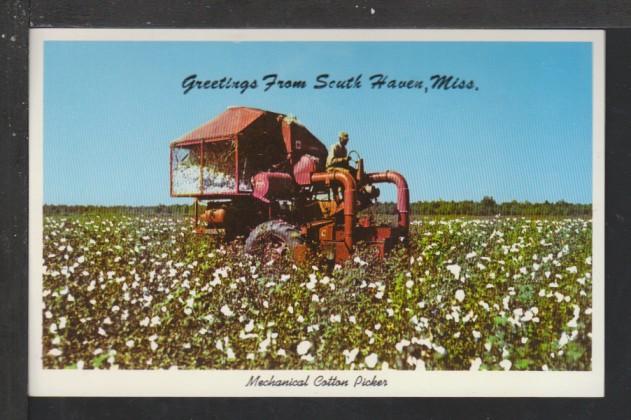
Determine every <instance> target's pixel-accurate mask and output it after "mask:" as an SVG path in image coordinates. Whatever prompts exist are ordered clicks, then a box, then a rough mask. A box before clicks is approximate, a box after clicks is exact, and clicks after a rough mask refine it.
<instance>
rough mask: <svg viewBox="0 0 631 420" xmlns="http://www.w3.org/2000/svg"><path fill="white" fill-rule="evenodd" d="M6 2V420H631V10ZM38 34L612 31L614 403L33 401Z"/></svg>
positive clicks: (502, 0) (2, 220)
mask: <svg viewBox="0 0 631 420" xmlns="http://www.w3.org/2000/svg"><path fill="white" fill-rule="evenodd" d="M1 3H2V4H1V5H0V34H5V36H4V38H0V60H1V62H2V64H1V65H0V71H1V72H2V77H0V116H1V117H2V122H1V123H0V210H1V211H0V419H8V420H12V419H22V418H31V419H125V418H141V419H142V418H147V419H183V420H188V419H206V418H211V419H212V418H246V417H247V418H249V417H255V418H278V417H283V418H295V419H302V418H331V417H332V418H351V419H352V418H386V419H399V418H491V419H493V418H526V419H530V418H605V419H609V418H630V417H631V414H630V413H631V401H630V400H631V384H630V382H629V378H630V377H631V342H630V339H629V336H630V335H631V311H630V310H629V308H631V303H630V302H629V299H631V293H630V290H631V264H630V263H629V261H630V260H631V246H630V244H631V243H630V242H629V239H630V233H631V227H630V222H631V219H630V218H631V214H629V208H630V207H629V205H630V203H631V176H630V175H631V29H629V28H631V6H630V2H629V1H608V0H600V1H598V0H592V1H582V2H579V1H576V0H548V1H540V0H519V1H507V0H486V1H478V2H473V1H471V0H443V1H440V0H425V1H420V0H419V1H405V0H397V1H390V2H384V1H371V2H368V1H365V0H356V1H351V2H348V1H344V2H341V1H334V0H326V1H319V2H318V1H313V0H310V1H302V2H298V1H294V2H289V1H286V2H285V3H283V2H279V1H256V0H249V1H241V2H238V3H236V2H235V1H234V0H233V1H230V0H223V1H204V2H194V1H191V0H186V1H175V0H158V1H154V2H149V1H140V0H109V1H97V0H62V1H55V2H53V1H43V0H31V1H30V2H29V1H25V0H3V1H2V2H1ZM371 8H373V9H374V11H375V13H374V14H371V12H370V9H371ZM34 27H104V28H107V27H127V28H129V27H139V28H154V27H160V28H169V27H181V28H231V27H234V28H453V29H458V28H462V29H483V28H489V29H491V28H493V29H509V28H519V29H530V28H548V29H550V28H557V29H583V28H595V29H598V28H606V29H608V30H607V34H606V143H605V147H606V157H605V177H606V188H605V194H606V198H605V214H606V223H605V225H606V228H605V258H606V276H605V295H606V306H605V317H606V328H605V336H606V341H605V361H606V376H605V384H606V388H605V394H606V397H605V398H604V399H569V398H568V399H497V398H494V399H428V398H424V399H421V398H414V399H411V398H405V399H402V398H384V399H361V398H346V399H316V398H314V399H307V398H300V399H283V398H276V399H270V398H259V399H243V398H28V397H27V343H28V330H27V313H28V306H27V298H28V296H27V293H28V288H27V286H28V29H29V28H34ZM69 65H71V63H69Z"/></svg>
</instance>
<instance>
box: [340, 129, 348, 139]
mask: <svg viewBox="0 0 631 420" xmlns="http://www.w3.org/2000/svg"><path fill="white" fill-rule="evenodd" d="M340 138H341V139H346V140H348V133H347V132H346V131H340Z"/></svg>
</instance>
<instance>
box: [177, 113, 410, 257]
mask: <svg viewBox="0 0 631 420" xmlns="http://www.w3.org/2000/svg"><path fill="white" fill-rule="evenodd" d="M170 148H171V153H170V190H171V196H173V197H192V198H194V199H195V229H196V231H197V232H198V233H222V234H224V235H225V237H226V238H227V239H232V238H234V237H236V236H239V235H244V236H248V241H247V242H246V249H248V247H251V246H252V244H255V243H257V242H262V241H264V240H265V238H269V236H270V234H271V235H272V236H273V237H274V238H276V239H280V240H281V242H284V243H285V244H286V245H287V246H288V247H289V248H291V251H292V252H293V253H294V255H296V256H297V257H300V256H303V255H305V254H306V252H307V250H308V249H309V248H312V247H320V248H322V249H324V250H325V252H327V254H328V255H329V256H330V258H331V259H333V260H335V261H338V262H340V261H343V260H345V259H347V258H348V257H350V256H351V254H352V251H353V247H354V246H355V243H356V242H358V241H361V242H363V243H366V244H367V245H368V246H371V247H374V248H375V249H376V250H377V251H378V253H379V255H382V256H383V255H384V254H385V252H386V251H387V250H388V249H390V248H392V247H393V246H394V245H395V243H396V242H398V241H400V240H405V239H406V238H407V234H408V228H409V192H408V186H407V182H406V181H405V178H403V176H401V175H400V174H398V173H397V172H393V171H385V172H376V173H364V171H363V161H362V160H360V161H359V162H358V165H357V166H358V167H357V171H356V175H355V176H353V175H351V173H350V172H349V171H344V170H335V171H325V170H324V163H325V161H326V156H327V150H326V147H325V146H324V145H323V144H322V143H321V142H320V141H319V140H318V139H317V138H316V137H315V136H314V135H313V134H312V133H311V132H310V131H309V130H307V128H306V127H304V126H303V125H301V124H300V123H298V121H297V120H296V119H295V118H292V117H288V116H286V115H283V114H278V113H274V112H269V111H263V110H259V109H254V108H247V107H231V108H228V109H227V110H226V111H225V112H224V113H222V114H220V115H219V116H218V117H216V118H215V119H213V120H211V121H209V122H208V123H206V124H204V125H202V126H200V127H198V128H197V129H195V130H193V131H191V132H190V133H188V134H185V135H184V136H182V137H180V138H179V139H177V140H176V141H174V142H172V143H171V145H170ZM383 182H386V183H392V184H394V185H395V187H396V188H397V214H398V221H397V224H396V225H395V226H383V225H376V224H375V223H374V221H372V220H371V219H370V218H369V217H359V218H358V212H359V211H360V210H363V209H365V208H367V207H369V206H370V205H372V204H373V202H374V200H375V199H376V194H378V190H376V188H374V187H373V186H372V185H373V184H376V183H383ZM332 187H335V188H332ZM336 190H341V192H342V197H339V196H337V192H336ZM204 205H205V207H206V208H205V209H203V208H200V207H201V206H204ZM202 210H203V211H202Z"/></svg>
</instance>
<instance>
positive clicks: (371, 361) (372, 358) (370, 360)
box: [364, 353, 379, 369]
mask: <svg viewBox="0 0 631 420" xmlns="http://www.w3.org/2000/svg"><path fill="white" fill-rule="evenodd" d="M378 361H379V356H377V355H376V354H375V353H370V354H369V355H368V356H366V358H365V359H364V363H365V364H366V366H367V367H368V368H371V369H372V368H374V367H375V366H376V365H377V362H378Z"/></svg>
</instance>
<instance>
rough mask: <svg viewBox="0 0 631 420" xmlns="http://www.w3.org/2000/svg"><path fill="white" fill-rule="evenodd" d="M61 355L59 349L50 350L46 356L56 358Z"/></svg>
mask: <svg viewBox="0 0 631 420" xmlns="http://www.w3.org/2000/svg"><path fill="white" fill-rule="evenodd" d="M61 354H62V351H61V350H59V349H50V350H49V351H48V355H49V356H54V357H57V356H61Z"/></svg>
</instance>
